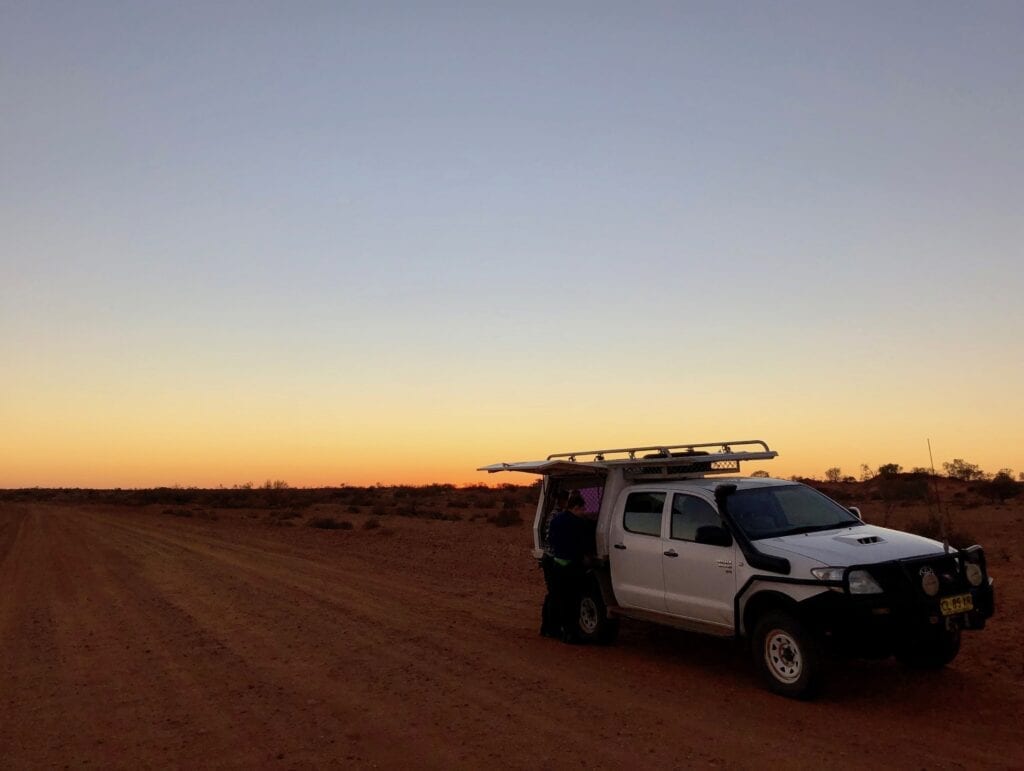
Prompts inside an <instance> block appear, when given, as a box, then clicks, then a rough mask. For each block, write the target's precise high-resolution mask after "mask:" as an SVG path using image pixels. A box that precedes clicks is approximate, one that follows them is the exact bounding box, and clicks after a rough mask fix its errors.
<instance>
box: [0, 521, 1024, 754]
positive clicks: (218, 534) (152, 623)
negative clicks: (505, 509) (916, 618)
mask: <svg viewBox="0 0 1024 771" xmlns="http://www.w3.org/2000/svg"><path fill="white" fill-rule="evenodd" d="M168 511H169V510H165V509H164V508H163V507H159V506H149V507H127V506H113V505H111V506H85V505H77V506H67V505H51V504H43V503H32V502H27V503H3V504H0V588H2V594H0V645H2V646H3V653H4V656H3V660H2V662H0V766H2V767H3V768H16V769H21V768H25V769H29V768H33V769H34V768H40V767H67V766H75V767H81V766H90V767H95V766H101V767H104V768H110V767H120V768H139V767H147V766H159V767H185V766H207V767H209V766H218V767H223V766H234V767H265V766H274V767H282V768H311V767H323V766H337V765H356V766H361V767H366V766H370V767H399V766H409V765H416V766H423V767H433V768H442V767H443V768H450V767H463V768H478V767H483V766H495V765H498V766H502V767H512V768H520V767H522V768H527V767H529V768H559V769H564V768H566V767H595V766H600V767H635V766H637V765H639V764H644V765H650V766H655V767H689V766H727V767H749V768H755V767H757V768H763V767H767V766H776V767H806V768H821V767H837V766H842V767H863V768H869V767H873V768H877V767H887V768H1001V767H1004V768H1012V767H1016V768H1021V767H1024V728H1022V725H1021V716H1022V714H1024V691H1022V686H1024V649H1022V642H1024V626H1022V621H1021V616H1022V613H1024V593H1022V591H1021V589H1020V586H1021V582H1022V580H1024V570H1022V565H1024V550H1022V533H1024V516H1022V513H1024V507H1022V506H1021V504H1016V506H1015V507H1011V506H1004V507H996V506H988V507H981V508H977V509H974V510H973V511H971V512H969V513H970V517H971V519H970V521H971V529H972V531H973V532H974V533H976V534H978V536H979V539H980V540H982V542H983V543H984V544H986V546H987V547H988V550H989V555H990V569H991V572H992V573H993V575H995V577H996V580H997V590H998V611H997V613H998V615H997V616H996V618H995V619H994V620H993V621H992V622H991V623H990V625H989V628H988V629H986V630H985V631H983V632H980V633H975V634H971V635H967V636H965V643H964V647H963V650H962V652H961V654H960V656H959V658H958V659H957V660H956V661H955V662H954V663H953V665H952V666H951V667H949V668H948V669H947V670H945V671H943V672H940V673H924V674H923V673H915V672H908V671H905V670H903V669H901V668H900V667H899V666H898V665H896V664H895V663H894V662H893V661H891V660H890V661H883V662H850V663H844V664H843V666H842V667H841V668H840V670H839V672H838V673H837V674H836V676H835V677H834V679H833V681H832V683H831V687H830V688H829V690H828V692H827V693H826V695H825V696H824V697H823V698H821V699H819V700H818V701H816V702H813V703H800V702H794V701H789V700H785V699H782V698H780V697H777V696H773V695H771V694H769V693H768V692H766V691H764V690H762V689H761V688H760V686H759V685H758V683H757V682H756V681H755V679H754V675H753V673H752V670H751V667H750V666H749V664H748V662H747V658H748V657H747V654H746V652H745V650H744V649H743V648H742V647H741V646H740V645H738V644H734V643H730V642H722V641H718V640H713V639H709V638H703V637H699V636H696V635H689V634H685V633H681V632H675V631H671V630H665V629H661V628H658V627H654V626H649V625H645V624H640V623H626V624H624V625H623V629H622V633H621V635H620V638H619V641H618V642H617V643H616V644H615V645H614V646H611V647H607V648H602V647H573V646H565V645H563V644H561V643H558V642H555V641H552V640H548V639H544V638H541V637H539V636H538V634H537V627H538V607H539V604H540V600H541V596H542V594H543V587H542V580H541V576H540V573H539V571H538V570H537V569H536V567H535V565H534V563H533V561H532V559H531V558H530V554H529V548H530V545H531V534H530V527H529V525H528V524H523V525H522V526H519V527H509V528H497V527H494V526H493V525H492V524H487V523H486V522H484V521H461V522H446V521H432V520H425V519H413V518H407V517H397V516H385V517H383V518H382V519H381V524H382V526H381V527H379V528H375V529H364V528H363V522H364V520H365V519H366V516H364V515H361V514H357V515H352V514H343V513H341V512H342V509H341V508H340V507H337V508H336V509H335V510H334V511H333V512H332V511H331V510H330V507H329V506H320V507H317V510H316V511H313V512H307V513H305V514H303V515H302V517H303V518H304V519H297V520H296V524H302V522H303V521H305V520H308V518H309V517H311V516H313V515H317V516H327V515H332V514H333V515H335V516H338V517H339V518H341V519H348V520H351V521H352V522H353V524H354V526H355V527H354V529H352V530H320V529H315V528H310V527H272V526H271V525H270V524H269V522H270V520H269V519H268V517H267V516H266V512H255V511H251V510H250V511H240V510H232V511H227V510H224V511H216V512H215V514H214V515H210V514H208V513H207V515H206V516H205V517H203V516H201V514H203V512H201V511H198V510H197V511H196V512H194V516H172V515H170V513H168ZM524 512H525V508H524ZM177 513H179V514H181V513H182V512H181V511H178V512H177ZM188 513H193V512H188ZM914 514H915V510H914V509H912V508H911V509H900V510H898V511H897V512H896V513H895V514H894V515H893V522H892V524H894V525H897V526H898V525H899V524H901V522H900V521H899V519H900V518H901V517H903V518H908V517H911V516H913V515H914ZM865 515H866V517H867V518H868V519H869V520H871V519H872V512H871V506H870V505H865ZM214 517H215V518H214ZM876 519H877V518H876Z"/></svg>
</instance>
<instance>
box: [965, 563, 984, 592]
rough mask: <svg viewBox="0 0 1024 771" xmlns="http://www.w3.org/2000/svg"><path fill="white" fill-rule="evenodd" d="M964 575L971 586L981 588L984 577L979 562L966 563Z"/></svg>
mask: <svg viewBox="0 0 1024 771" xmlns="http://www.w3.org/2000/svg"><path fill="white" fill-rule="evenodd" d="M964 575H966V576H967V581H968V582H969V583H970V584H971V586H981V582H982V578H983V576H982V573H981V565H979V564H978V563H977V562H967V563H964Z"/></svg>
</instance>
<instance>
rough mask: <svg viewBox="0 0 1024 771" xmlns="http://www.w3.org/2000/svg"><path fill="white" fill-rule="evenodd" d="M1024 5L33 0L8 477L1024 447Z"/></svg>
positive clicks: (9, 260) (15, 72) (21, 145)
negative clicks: (750, 449) (740, 451)
mask: <svg viewBox="0 0 1024 771" xmlns="http://www.w3.org/2000/svg"><path fill="white" fill-rule="evenodd" d="M1022 41H1024V5H1022V4H1021V3H1019V2H1007V3H985V2H980V3H970V4H968V3H962V2H955V3H952V2H951V3H943V2H921V3H892V2H884V3H883V2H879V3H867V2H865V3H831V2H804V3H799V2H797V3H794V2H772V3H767V2H763V3H762V2H756V3H755V2H747V3H736V4H732V3H722V2H708V3H686V2H679V3H650V2H631V3H597V2H571V3H570V2H544V3H527V2H519V3H468V2H467V3H424V2H414V3H413V2H410V3H388V2H368V3H342V2H274V3H268V2H215V3H210V2H182V1H180V0H177V1H176V2H166V3H160V2H127V1H126V2H118V3H114V2H81V3H68V2H59V3H57V2H31V3H15V2H7V1H0V275H2V282H0V367H2V371H0V487H21V486H35V485H40V486H91V487H107V486H122V487H133V486H150V485H171V484H182V485H203V486H207V485H218V484H224V485H232V484H236V483H243V482H247V481H253V482H256V483H257V484H258V483H260V482H262V481H263V480H264V479H267V478H272V479H284V480H287V481H288V482H290V483H291V484H294V485H319V484H330V485H333V484H338V483H341V482H345V483H348V484H372V483H375V482H383V483H398V482H409V483H423V482H434V481H451V482H459V483H462V482H470V481H484V482H499V481H500V482H508V481H528V480H526V479H522V480H519V479H513V478H511V477H509V478H496V477H487V476H486V475H484V474H479V473H477V472H475V471H473V469H474V468H475V467H476V466H479V465H483V464H485V463H491V462H495V461H499V460H521V459H526V458H535V457H540V456H544V455H547V454H548V453H551V452H557V451H568V450H583V449H592V448H596V447H609V446H622V445H631V444H649V443H670V442H700V441H718V440H725V439H746V438H754V437H756V438H763V439H765V440H767V441H768V442H769V444H770V445H772V447H773V449H777V450H778V451H779V452H780V457H779V459H778V460H776V461H774V462H772V463H771V464H767V465H765V466H764V467H765V468H766V469H768V470H770V471H771V472H772V473H773V475H776V476H788V475H790V474H806V475H817V476H821V475H822V474H823V473H824V470H825V469H826V468H828V467H830V466H840V467H841V468H843V470H844V472H846V473H850V474H854V475H856V474H859V464H860V463H862V462H863V463H868V464H870V465H872V466H877V465H878V464H880V463H887V462H898V463H901V464H903V465H904V466H907V467H910V466H917V465H921V466H926V465H928V451H927V445H926V440H927V439H928V438H930V439H931V442H932V447H933V450H934V453H935V462H936V465H937V466H938V465H939V464H941V463H942V462H943V461H945V460H950V459H952V458H954V457H959V458H965V459H967V460H968V461H970V462H974V463H977V464H979V465H981V466H982V468H984V469H986V470H987V471H989V472H994V471H996V470H998V469H999V468H1001V467H1006V466H1008V467H1011V468H1014V469H1015V470H1024V408H1022V403H1024V399H1022V394H1024V350H1022V348H1024V346H1022V332H1024V253H1022V243H1024V147H1022V141H1024V44H1022Z"/></svg>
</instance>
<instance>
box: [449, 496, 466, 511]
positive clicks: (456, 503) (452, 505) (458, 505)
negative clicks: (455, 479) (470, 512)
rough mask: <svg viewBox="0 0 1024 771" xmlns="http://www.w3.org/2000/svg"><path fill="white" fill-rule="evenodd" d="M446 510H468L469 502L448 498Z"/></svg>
mask: <svg viewBox="0 0 1024 771" xmlns="http://www.w3.org/2000/svg"><path fill="white" fill-rule="evenodd" d="M448 508H449V509H468V508H469V501H463V500H460V499H458V498H449V499H448Z"/></svg>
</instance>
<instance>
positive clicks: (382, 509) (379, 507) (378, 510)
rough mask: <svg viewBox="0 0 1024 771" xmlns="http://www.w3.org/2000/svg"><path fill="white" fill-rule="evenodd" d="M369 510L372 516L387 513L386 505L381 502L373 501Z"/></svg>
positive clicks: (381, 515)
mask: <svg viewBox="0 0 1024 771" xmlns="http://www.w3.org/2000/svg"><path fill="white" fill-rule="evenodd" d="M371 511H372V512H373V516H375V517H383V516H386V515H387V513H388V507H387V506H385V505H384V504H383V503H375V504H373V509H371Z"/></svg>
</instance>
